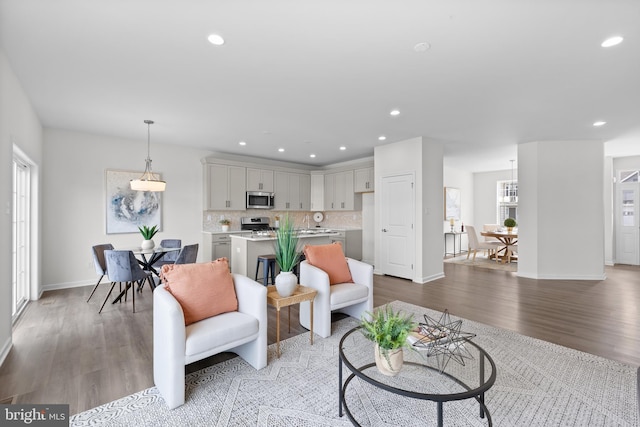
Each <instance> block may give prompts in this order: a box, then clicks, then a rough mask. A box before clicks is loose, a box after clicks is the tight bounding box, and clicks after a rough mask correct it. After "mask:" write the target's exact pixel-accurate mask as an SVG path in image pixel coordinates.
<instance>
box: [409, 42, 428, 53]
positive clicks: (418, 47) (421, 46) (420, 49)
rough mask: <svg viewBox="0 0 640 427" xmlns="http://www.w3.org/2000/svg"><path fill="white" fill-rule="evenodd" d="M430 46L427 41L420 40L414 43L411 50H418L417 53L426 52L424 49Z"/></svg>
mask: <svg viewBox="0 0 640 427" xmlns="http://www.w3.org/2000/svg"><path fill="white" fill-rule="evenodd" d="M430 48H431V45H430V44H429V43H427V42H421V43H418V44H416V45H415V46H414V47H413V50H414V51H416V52H418V53H420V52H426V51H428V50H429V49H430Z"/></svg>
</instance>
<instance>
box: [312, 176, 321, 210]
mask: <svg viewBox="0 0 640 427" xmlns="http://www.w3.org/2000/svg"><path fill="white" fill-rule="evenodd" d="M310 209H311V210H312V211H323V210H324V175H322V174H314V173H312V174H311V201H310Z"/></svg>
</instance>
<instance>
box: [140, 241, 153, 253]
mask: <svg viewBox="0 0 640 427" xmlns="http://www.w3.org/2000/svg"><path fill="white" fill-rule="evenodd" d="M155 246H156V244H155V242H154V241H153V240H143V241H142V243H141V244H140V247H141V248H142V250H143V251H150V250H151V249H153V248H154V247H155Z"/></svg>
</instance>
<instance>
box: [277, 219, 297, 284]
mask: <svg viewBox="0 0 640 427" xmlns="http://www.w3.org/2000/svg"><path fill="white" fill-rule="evenodd" d="M275 255H276V263H277V264H278V267H279V268H280V273H278V275H277V276H276V289H277V290H278V294H280V296H283V297H288V296H290V295H292V294H293V292H294V291H295V290H296V288H297V287H298V278H297V277H296V275H295V274H293V268H294V267H295V266H296V265H297V264H298V261H299V260H300V251H299V250H298V236H297V234H296V230H295V229H294V228H293V221H292V220H291V219H290V218H289V214H286V215H285V216H284V217H283V218H282V221H280V227H278V229H277V230H276V241H275Z"/></svg>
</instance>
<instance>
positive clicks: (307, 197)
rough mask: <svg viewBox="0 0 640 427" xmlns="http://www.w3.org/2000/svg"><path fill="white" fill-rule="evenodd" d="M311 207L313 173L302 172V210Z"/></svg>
mask: <svg viewBox="0 0 640 427" xmlns="http://www.w3.org/2000/svg"><path fill="white" fill-rule="evenodd" d="M310 209H311V175H306V174H300V210H303V211H308V210H310Z"/></svg>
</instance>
